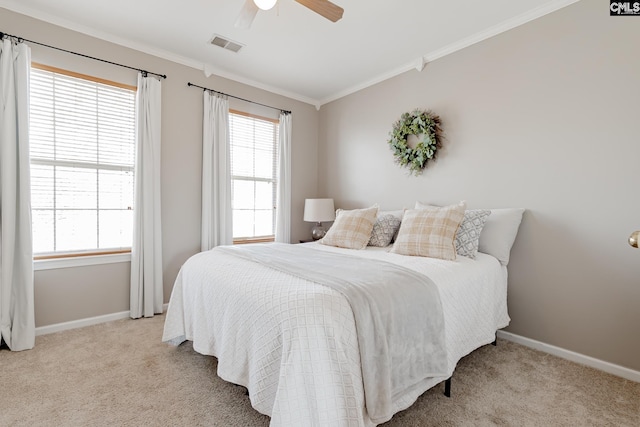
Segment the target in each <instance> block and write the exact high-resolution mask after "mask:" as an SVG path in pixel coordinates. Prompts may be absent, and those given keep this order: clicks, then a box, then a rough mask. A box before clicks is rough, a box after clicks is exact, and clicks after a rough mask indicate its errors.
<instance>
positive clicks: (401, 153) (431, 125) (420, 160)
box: [388, 109, 442, 175]
mask: <svg viewBox="0 0 640 427" xmlns="http://www.w3.org/2000/svg"><path fill="white" fill-rule="evenodd" d="M440 124H441V121H440V117H439V116H437V115H436V114H434V113H433V112H432V111H430V110H418V109H416V110H414V111H412V112H411V113H403V114H402V115H401V116H400V120H398V121H397V122H395V123H394V124H393V129H392V130H391V132H390V134H389V135H390V137H391V138H390V139H389V141H388V143H389V146H390V148H391V150H392V151H393V155H394V156H395V159H396V163H398V164H399V165H400V166H406V167H408V168H409V173H410V174H413V175H420V174H421V173H422V170H423V169H424V168H425V166H427V162H428V161H429V160H432V159H434V158H435V155H436V152H437V150H438V148H440V147H441V139H442V129H441V128H440ZM409 135H415V136H416V137H418V143H417V144H416V146H415V147H414V148H411V147H410V146H409V144H408V143H407V137H408V136H409Z"/></svg>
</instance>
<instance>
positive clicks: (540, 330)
mask: <svg viewBox="0 0 640 427" xmlns="http://www.w3.org/2000/svg"><path fill="white" fill-rule="evenodd" d="M638 40H640V18H633V17H631V18H629V17H625V18H620V17H609V16H608V11H607V8H606V6H603V4H602V2H601V1H596V0H583V1H581V2H578V3H576V4H574V5H572V6H569V7H566V8H564V9H561V10H559V11H557V12H555V13H553V14H550V15H547V16H545V17H543V18H541V19H538V20H536V21H533V22H530V23H528V24H526V25H524V26H521V27H518V28H516V29H513V30H511V31H508V32H506V33H503V34H501V35H499V36H496V37H493V38H491V39H489V40H486V41H484V42H481V43H479V44H476V45H473V46H471V47H468V48H466V49H463V50H461V51H459V52H457V53H455V54H452V55H449V56H447V57H444V58H441V59H439V60H436V61H434V62H433V63H431V64H428V65H427V67H426V68H425V70H424V71H423V72H421V73H419V72H417V71H410V72H407V73H405V74H403V75H400V76H398V77H395V78H393V79H390V80H387V81H384V82H382V83H380V84H377V85H376V86H373V87H370V88H367V89H365V90H362V91H360V92H357V93H355V94H352V95H350V96H347V97H345V98H342V99H339V100H337V101H334V102H332V103H330V104H328V105H325V106H323V107H322V109H321V110H320V115H321V119H320V140H319V153H320V158H321V160H320V164H319V185H320V187H319V192H320V194H321V195H323V196H330V197H334V198H335V199H336V206H337V207H343V208H353V207H363V206H368V205H370V204H372V203H376V202H377V203H379V204H380V205H381V207H382V208H384V209H394V208H401V207H412V206H413V204H414V202H415V201H416V200H422V201H425V202H434V203H443V204H444V203H453V202H457V201H459V200H463V199H464V200H466V201H467V203H468V205H469V206H470V207H471V208H499V207H524V208H526V209H527V212H526V214H525V217H524V221H523V223H522V226H521V228H520V232H519V235H518V238H517V240H516V243H515V246H514V248H513V251H512V259H511V262H510V264H509V274H510V280H509V312H510V315H511V317H512V323H511V325H510V326H509V328H508V329H507V330H508V331H511V332H513V333H515V334H519V335H523V336H525V337H529V338H532V339H535V340H539V341H542V342H545V343H548V344H551V345H556V346H559V347H562V348H566V349H569V350H572V351H576V352H578V353H582V354H585V355H589V356H592V357H595V358H598V359H602V360H606V361H609V362H612V363H615V364H619V365H622V366H626V367H629V368H632V369H635V370H640V332H639V331H640V251H638V250H634V249H632V248H631V247H630V246H629V245H628V244H627V238H628V236H629V234H630V233H631V232H632V231H634V230H636V229H640V198H639V197H638V182H639V179H638V173H639V171H638V160H639V159H640V143H639V142H640V141H639V140H638V138H639V136H640V130H639V127H638V120H639V117H640V84H639V81H640V80H639V79H640V59H639V57H638V52H639V51H638ZM416 107H421V108H430V109H433V110H435V112H437V113H438V114H439V115H440V116H441V117H442V120H443V122H444V130H445V132H446V138H447V139H446V141H445V143H444V147H443V149H442V151H441V153H440V156H439V158H438V160H437V161H436V162H435V163H434V164H431V165H429V166H428V168H427V169H426V171H425V172H424V174H423V175H422V176H420V177H409V176H407V173H406V172H405V170H403V169H400V168H399V167H398V166H396V165H395V164H394V163H393V156H392V153H391V151H390V150H389V148H388V146H387V143H386V141H387V139H388V133H389V131H390V130H391V126H392V123H393V122H394V121H395V120H397V119H398V118H399V116H400V114H401V113H402V112H405V111H409V110H411V109H413V108H416Z"/></svg>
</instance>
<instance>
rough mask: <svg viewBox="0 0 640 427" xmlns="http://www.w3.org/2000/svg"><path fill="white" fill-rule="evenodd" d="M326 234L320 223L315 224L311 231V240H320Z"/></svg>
mask: <svg viewBox="0 0 640 427" xmlns="http://www.w3.org/2000/svg"><path fill="white" fill-rule="evenodd" d="M325 234H327V230H325V229H324V227H323V226H322V223H321V222H317V223H316V225H314V226H313V229H312V230H311V237H312V238H313V240H320V239H322V238H323V237H324V235H325Z"/></svg>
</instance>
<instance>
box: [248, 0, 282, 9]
mask: <svg viewBox="0 0 640 427" xmlns="http://www.w3.org/2000/svg"><path fill="white" fill-rule="evenodd" d="M277 1H278V0H253V2H254V3H255V4H256V6H258V7H259V8H260V9H262V10H269V9H271V8H272V7H273V6H275V5H276V2H277Z"/></svg>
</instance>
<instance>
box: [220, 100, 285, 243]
mask: <svg viewBox="0 0 640 427" xmlns="http://www.w3.org/2000/svg"><path fill="white" fill-rule="evenodd" d="M229 128H230V137H231V189H232V209H233V238H234V239H238V240H242V239H255V238H273V236H274V235H275V227H276V197H277V192H276V191H277V176H278V175H277V167H278V163H277V162H278V129H279V125H278V122H277V121H275V120H269V119H261V118H257V117H254V116H247V115H243V114H240V113H233V112H232V113H230V114H229Z"/></svg>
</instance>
